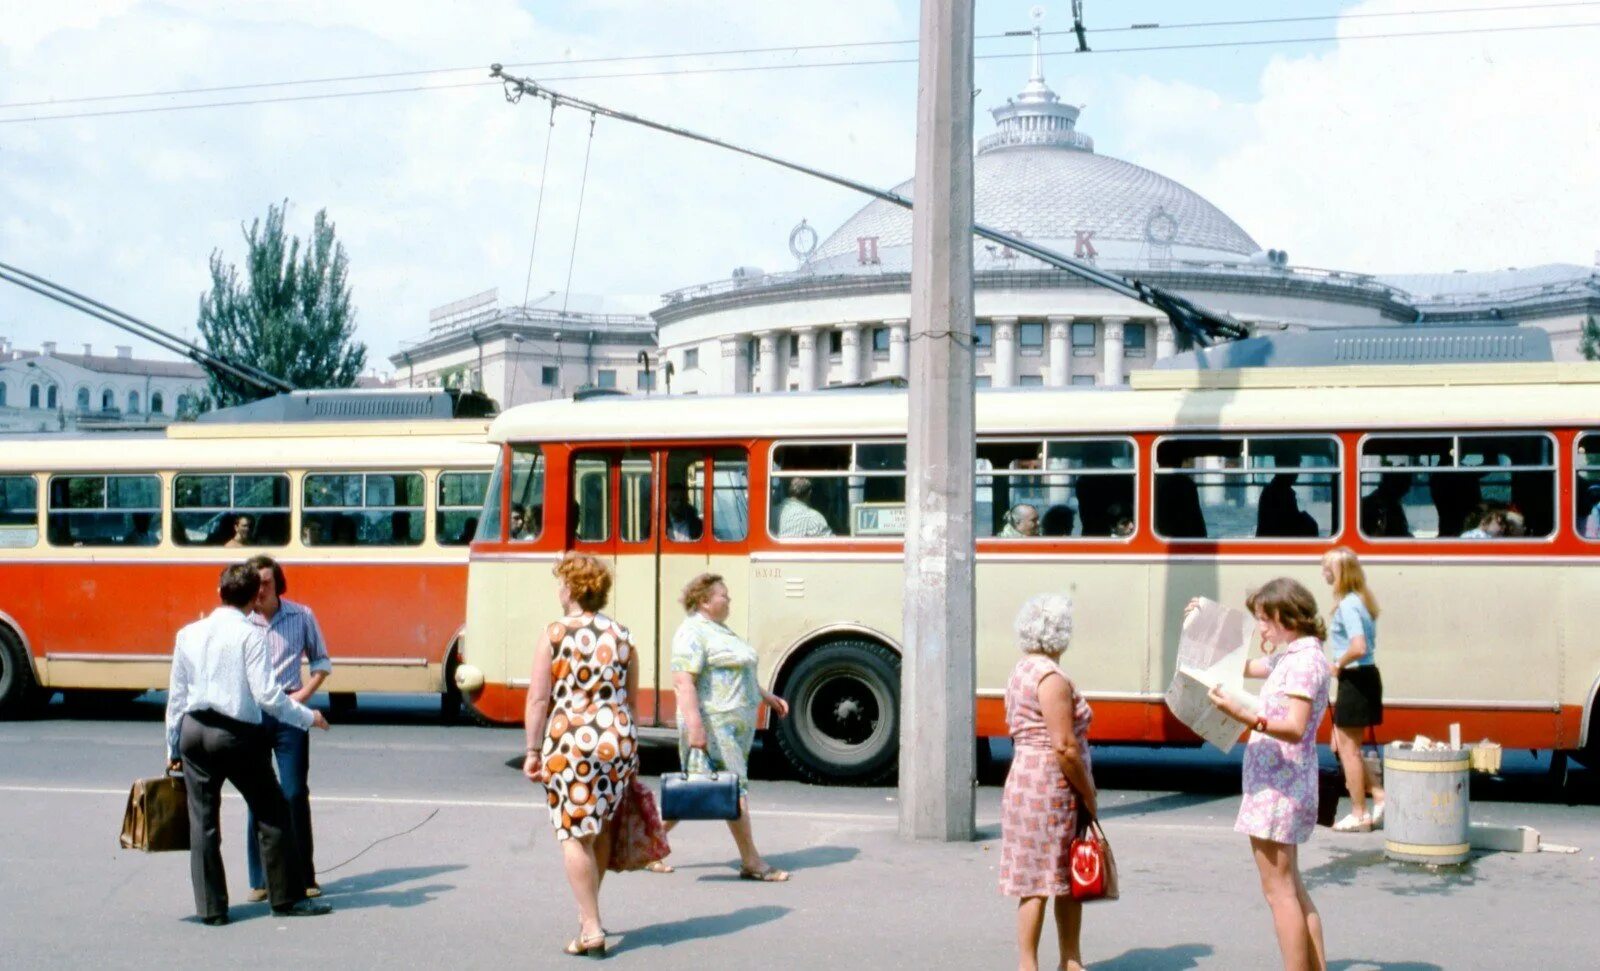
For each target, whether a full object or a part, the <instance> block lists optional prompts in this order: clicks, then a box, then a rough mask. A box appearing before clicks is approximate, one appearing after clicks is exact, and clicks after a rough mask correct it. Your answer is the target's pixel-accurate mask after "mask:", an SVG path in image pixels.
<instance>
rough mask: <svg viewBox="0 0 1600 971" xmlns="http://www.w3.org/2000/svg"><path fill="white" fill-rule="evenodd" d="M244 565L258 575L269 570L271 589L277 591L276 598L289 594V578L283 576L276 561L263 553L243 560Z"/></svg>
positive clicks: (281, 569)
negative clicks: (270, 572)
mask: <svg viewBox="0 0 1600 971" xmlns="http://www.w3.org/2000/svg"><path fill="white" fill-rule="evenodd" d="M244 565H245V566H247V567H249V568H250V569H252V570H255V571H256V572H258V573H259V572H260V571H262V570H271V571H272V587H273V589H274V590H277V591H278V596H280V597H281V596H283V595H284V594H286V593H288V592H289V578H288V577H286V576H284V575H283V567H281V566H279V565H278V561H277V560H274V559H273V558H272V557H270V556H268V555H266V554H265V553H263V554H261V555H260V556H252V557H250V559H248V560H245V561H244Z"/></svg>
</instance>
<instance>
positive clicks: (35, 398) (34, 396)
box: [28, 384, 39, 408]
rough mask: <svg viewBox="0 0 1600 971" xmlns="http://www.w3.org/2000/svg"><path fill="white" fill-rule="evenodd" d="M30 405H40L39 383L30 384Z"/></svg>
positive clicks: (35, 406)
mask: <svg viewBox="0 0 1600 971" xmlns="http://www.w3.org/2000/svg"><path fill="white" fill-rule="evenodd" d="M28 407H29V408H37V407H39V386H38V385H37V384H34V385H29V386H28Z"/></svg>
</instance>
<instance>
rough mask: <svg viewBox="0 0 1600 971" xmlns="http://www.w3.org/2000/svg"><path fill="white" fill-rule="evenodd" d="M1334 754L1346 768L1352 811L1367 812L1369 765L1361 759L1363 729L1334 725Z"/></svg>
mask: <svg viewBox="0 0 1600 971" xmlns="http://www.w3.org/2000/svg"><path fill="white" fill-rule="evenodd" d="M1333 754H1334V755H1336V756H1338V757H1339V768H1341V769H1343V770H1344V787H1345V789H1346V790H1347V791H1348V792H1349V793H1350V812H1351V813H1352V814H1353V815H1355V816H1358V817H1359V816H1365V815H1366V814H1367V767H1366V766H1365V765H1364V764H1363V763H1362V761H1361V729H1359V728H1349V727H1346V726H1344V725H1335V726H1333Z"/></svg>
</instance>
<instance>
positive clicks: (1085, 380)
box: [1072, 374, 1094, 387]
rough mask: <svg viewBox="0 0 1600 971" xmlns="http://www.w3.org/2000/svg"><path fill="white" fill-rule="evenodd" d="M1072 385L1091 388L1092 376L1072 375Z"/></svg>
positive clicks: (1092, 383)
mask: <svg viewBox="0 0 1600 971" xmlns="http://www.w3.org/2000/svg"><path fill="white" fill-rule="evenodd" d="M1072 383H1073V384H1075V385H1078V386H1080V387H1093V385H1094V375H1092V374H1074V375H1073V376H1072Z"/></svg>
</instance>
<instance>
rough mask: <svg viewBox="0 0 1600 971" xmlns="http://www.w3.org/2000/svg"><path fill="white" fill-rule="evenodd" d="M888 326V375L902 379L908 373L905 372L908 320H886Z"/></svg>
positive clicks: (909, 323)
mask: <svg viewBox="0 0 1600 971" xmlns="http://www.w3.org/2000/svg"><path fill="white" fill-rule="evenodd" d="M884 323H885V324H888V325H889V374H890V375H891V376H892V377H896V378H903V377H906V376H907V375H908V374H909V373H910V372H908V371H907V370H906V340H907V336H908V335H907V333H906V331H907V329H908V328H909V327H910V325H911V322H910V321H909V320H886V321H884Z"/></svg>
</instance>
